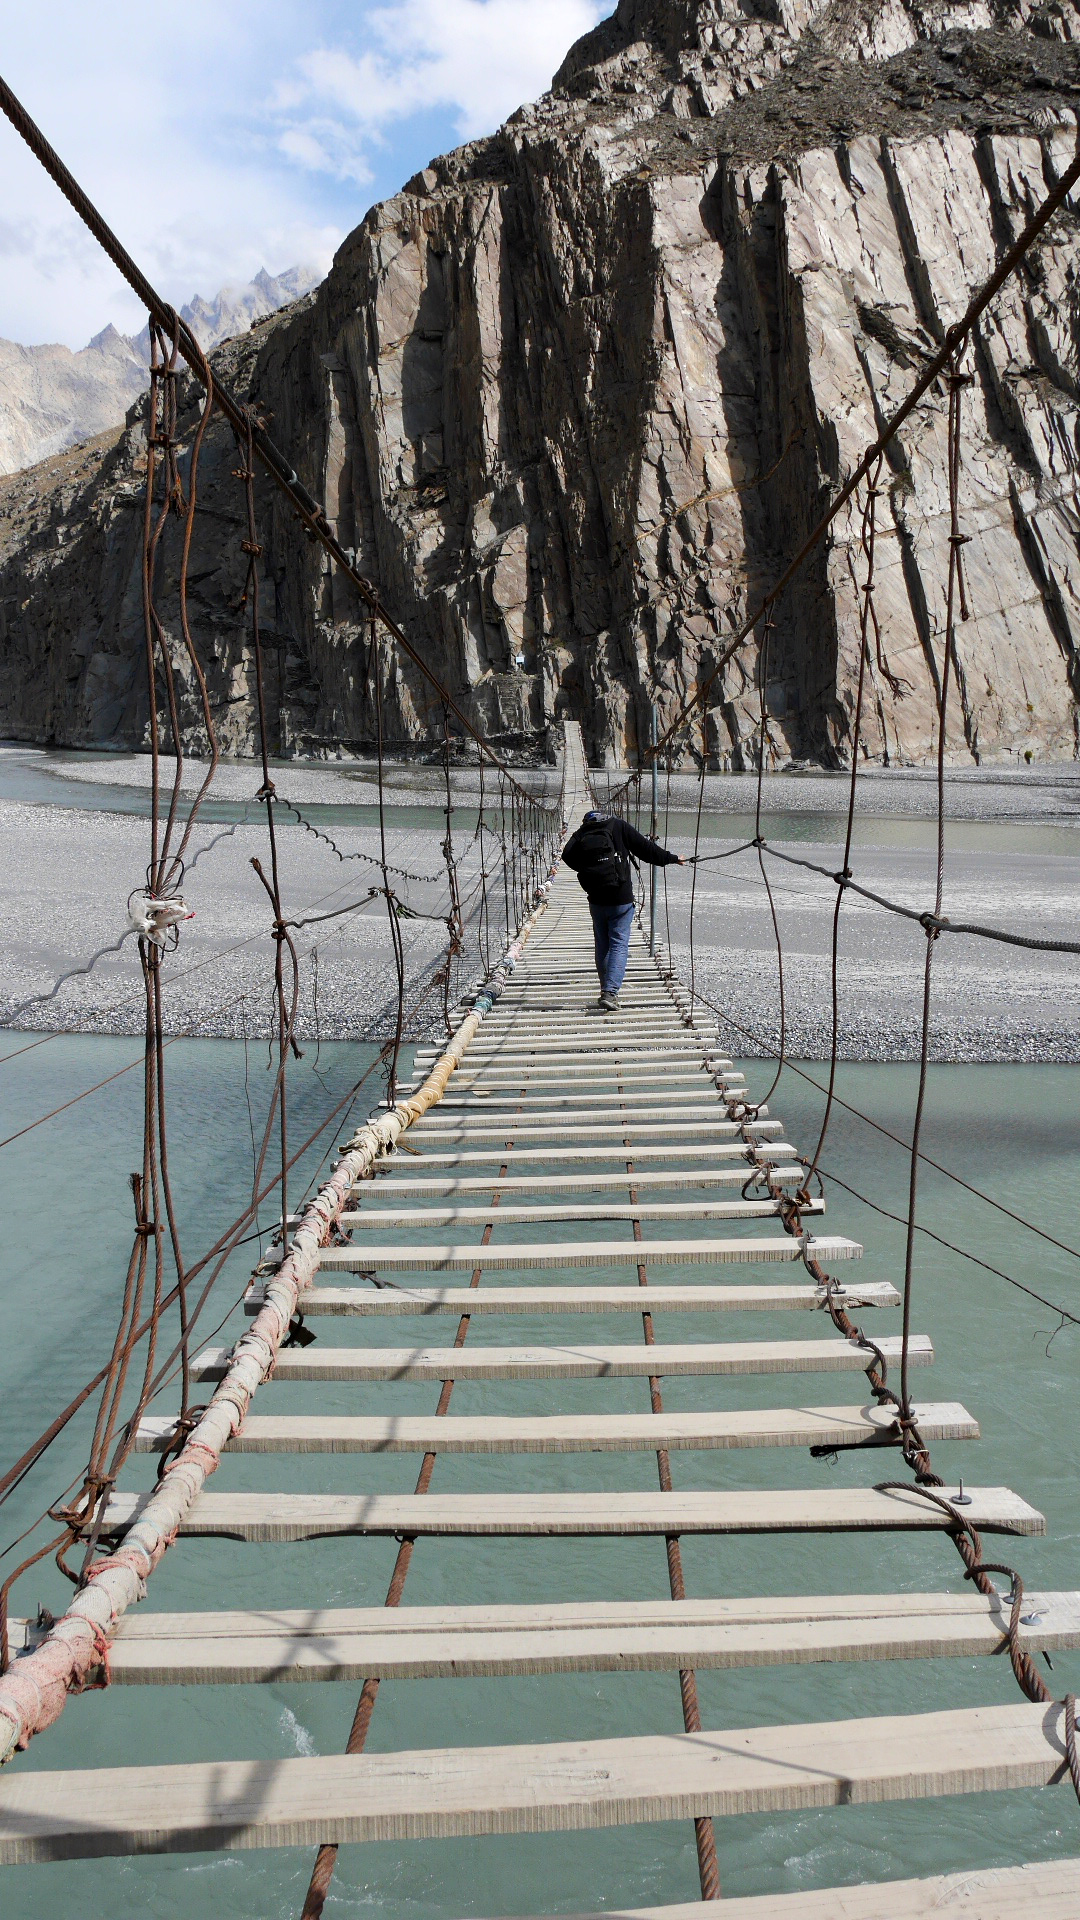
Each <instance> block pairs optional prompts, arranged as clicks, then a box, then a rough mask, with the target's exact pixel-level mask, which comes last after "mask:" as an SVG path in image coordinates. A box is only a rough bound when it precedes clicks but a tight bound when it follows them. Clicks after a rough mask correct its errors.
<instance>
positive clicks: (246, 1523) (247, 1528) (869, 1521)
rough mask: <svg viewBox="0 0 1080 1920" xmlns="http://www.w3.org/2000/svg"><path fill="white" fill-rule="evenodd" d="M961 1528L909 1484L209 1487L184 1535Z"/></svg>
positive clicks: (991, 1497) (975, 1518) (990, 1490)
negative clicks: (634, 1489)
mask: <svg viewBox="0 0 1080 1920" xmlns="http://www.w3.org/2000/svg"><path fill="white" fill-rule="evenodd" d="M945 1491H946V1492H947V1491H948V1490H947V1489H945ZM956 1491H957V1489H956V1488H955V1487H954V1488H953V1492H954V1493H955V1492H956ZM965 1493H966V1495H967V1496H968V1499H969V1502H970V1504H969V1505H967V1506H965V1508H964V1516H965V1518H966V1519H968V1520H970V1521H971V1523H972V1525H973V1526H976V1527H978V1528H979V1529H980V1531H983V1532H989V1533H1012V1534H1036V1533H1045V1531H1046V1522H1045V1521H1044V1519H1043V1516H1042V1514H1041V1513H1038V1512H1037V1511H1036V1509H1035V1508H1034V1507H1031V1506H1029V1505H1028V1503H1027V1501H1026V1500H1023V1499H1021V1498H1020V1496H1019V1494H1015V1493H1013V1492H1012V1491H1011V1489H1010V1488H1008V1487H966V1488H965ZM151 1498H152V1496H151V1495H150V1494H149V1493H126V1492H124V1491H122V1490H120V1489H117V1490H116V1491H115V1492H114V1493H111V1494H110V1495H109V1497H108V1500H107V1502H106V1506H105V1520H104V1527H103V1531H104V1532H105V1533H108V1534H113V1535H119V1534H123V1533H124V1532H126V1531H127V1529H128V1527H130V1526H132V1525H134V1523H135V1521H136V1520H137V1519H138V1517H139V1514H140V1513H141V1512H142V1509H143V1508H144V1507H145V1505H146V1503H147V1501H148V1500H149V1499H151ZM951 1524H952V1522H951V1519H950V1517H949V1516H948V1515H947V1514H945V1513H943V1512H942V1510H941V1508H940V1507H938V1506H936V1505H935V1504H933V1503H931V1502H930V1501H929V1500H924V1499H921V1498H920V1497H919V1495H918V1493H917V1492H914V1491H909V1490H908V1489H905V1490H904V1491H903V1492H892V1491H890V1492H887V1493H884V1492H880V1491H879V1490H878V1489H877V1488H876V1487H835V1488H834V1487H795V1488H793V1489H791V1490H790V1491H789V1490H788V1489H787V1488H777V1487H756V1488H754V1490H753V1492H750V1493H744V1492H738V1493H728V1492H721V1493H716V1492H713V1491H711V1490H710V1491H709V1492H707V1493H700V1492H690V1493H684V1492H682V1491H681V1490H680V1491H678V1492H675V1493H660V1492H655V1493H654V1492H648V1493H645V1492H642V1493H613V1492H610V1491H605V1492H603V1493H561V1492H560V1493H492V1492H484V1493H479V1494H472V1493H426V1494H412V1493H406V1494H396V1493H395V1494H392V1493H359V1494H356V1493H200V1494H199V1496H198V1498H197V1499H196V1500H195V1501H194V1502H193V1504H192V1505H191V1506H190V1507H189V1508H188V1511H187V1513H186V1515H185V1516H184V1520H183V1523H182V1526H181V1532H182V1533H184V1534H189V1535H196V1534H197V1535H200V1536H206V1535H223V1536H227V1537H228V1538H230V1539H233V1540H253V1541H266V1542H270V1541H288V1540H317V1539H319V1538H321V1537H323V1536H326V1535H331V1534H346V1533H347V1534H391V1535H396V1534H441V1535H444V1536H446V1535H449V1536H453V1537H464V1536H469V1537H473V1536H475V1537H489V1536H492V1535H509V1536H512V1537H514V1538H523V1537H526V1536H537V1535H540V1536H544V1537H552V1536H557V1535H561V1536H567V1535H573V1536H579V1537H580V1536H583V1537H587V1538H590V1539H593V1538H599V1537H601V1536H609V1535H616V1536H618V1537H620V1538H624V1537H627V1536H632V1535H636V1534H652V1533H659V1534H671V1533H679V1534H683V1533H850V1532H865V1531H874V1532H878V1531H882V1532H894V1531H897V1530H899V1531H902V1532H906V1531H912V1530H914V1531H916V1532H920V1533H921V1532H926V1531H931V1532H933V1531H935V1530H938V1529H940V1528H942V1527H945V1526H948V1525H951Z"/></svg>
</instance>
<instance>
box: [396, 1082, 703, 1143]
mask: <svg viewBox="0 0 1080 1920" xmlns="http://www.w3.org/2000/svg"><path fill="white" fill-rule="evenodd" d="M508 1097H509V1098H510V1099H511V1100H513V1098H514V1096H513V1095H510V1096H508ZM444 1107H445V1103H444V1102H440V1104H439V1106H438V1107H433V1108H432V1110H431V1112H430V1113H427V1114H425V1115H424V1118H423V1120H422V1121H421V1122H420V1126H421V1127H422V1128H423V1131H424V1132H425V1133H431V1132H436V1131H438V1130H439V1129H441V1128H445V1129H446V1131H447V1132H448V1133H450V1132H453V1130H454V1129H455V1128H457V1127H466V1126H470V1127H471V1126H473V1125H475V1124H476V1122H477V1121H481V1122H482V1123H483V1124H484V1125H485V1126H492V1127H493V1126H500V1127H506V1126H518V1125H520V1126H522V1127H524V1128H525V1129H526V1130H527V1129H530V1128H533V1127H542V1126H544V1125H545V1124H551V1123H552V1122H557V1123H558V1124H559V1125H560V1126H561V1125H564V1124H569V1125H570V1126H572V1127H577V1126H580V1125H581V1124H582V1123H583V1122H585V1121H592V1120H594V1119H595V1120H596V1121H598V1122H600V1123H601V1124H602V1125H603V1126H608V1127H610V1126H621V1124H622V1119H623V1115H624V1114H625V1116H626V1117H627V1119H629V1120H633V1121H635V1122H636V1123H639V1124H640V1123H641V1122H643V1121H648V1122H649V1123H650V1124H655V1127H656V1131H657V1132H658V1133H667V1132H668V1131H670V1128H671V1126H672V1124H673V1122H677V1121H678V1120H679V1119H680V1118H682V1119H683V1120H684V1122H685V1123H686V1124H689V1125H691V1126H696V1125H697V1124H698V1120H699V1118H700V1120H701V1122H703V1123H705V1124H707V1123H708V1121H709V1119H710V1118H711V1117H712V1116H713V1115H714V1114H718V1115H719V1116H720V1117H721V1118H724V1117H726V1116H725V1110H724V1107H723V1105H722V1104H721V1102H720V1100H719V1099H718V1097H717V1094H716V1091H715V1089H713V1088H710V1087H707V1086H706V1087H702V1088H701V1090H700V1092H694V1093H688V1094H680V1095H678V1097H673V1098H672V1100H671V1101H670V1102H668V1103H665V1102H664V1101H659V1100H651V1099H644V1098H642V1097H641V1096H637V1097H635V1096H633V1095H629V1094H628V1095H625V1096H624V1095H622V1094H612V1096H611V1098H610V1099H609V1100H605V1099H604V1096H603V1095H602V1094H598V1095H596V1097H595V1098H594V1099H592V1100H591V1102H590V1103H589V1104H588V1105H584V1104H582V1105H579V1104H578V1103H577V1102H575V1099H574V1096H573V1095H570V1096H569V1097H568V1100H567V1102H566V1105H565V1107H564V1106H563V1105H561V1104H560V1102H559V1101H558V1099H555V1098H547V1099H546V1100H545V1101H544V1102H543V1104H541V1105H539V1106H536V1107H529V1106H527V1105H526V1106H521V1107H519V1106H518V1105H517V1104H516V1102H515V1104H514V1105H512V1106H507V1105H505V1104H502V1105H500V1103H499V1101H498V1100H493V1101H492V1102H491V1104H490V1107H489V1106H488V1103H487V1102H485V1101H483V1100H480V1101H475V1100H469V1101H467V1102H465V1103H461V1104H455V1105H454V1106H453V1107H452V1108H446V1110H445V1111H444ZM481 1109H483V1111H481ZM699 1109H700V1115H699ZM687 1113H689V1116H690V1117H689V1120H688V1121H687Z"/></svg>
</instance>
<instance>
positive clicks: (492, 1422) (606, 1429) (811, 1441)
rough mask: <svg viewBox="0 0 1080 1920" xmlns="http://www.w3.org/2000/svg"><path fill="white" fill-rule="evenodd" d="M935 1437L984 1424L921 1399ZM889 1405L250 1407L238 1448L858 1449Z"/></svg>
mask: <svg viewBox="0 0 1080 1920" xmlns="http://www.w3.org/2000/svg"><path fill="white" fill-rule="evenodd" d="M916 1411H917V1413H918V1419H919V1430H920V1432H921V1433H922V1434H923V1436H924V1438H925V1439H927V1440H977V1439H978V1437H979V1427H978V1422H977V1421H976V1420H973V1419H972V1416H971V1414H970V1413H968V1411H967V1409H966V1408H965V1407H962V1406H959V1405H957V1404H956V1403H954V1402H950V1401H945V1402H943V1403H940V1404H939V1403H937V1402H935V1401H929V1402H920V1403H919V1404H918V1406H917V1408H916ZM892 1426H893V1415H892V1410H891V1409H890V1408H888V1407H879V1406H877V1405H871V1406H869V1407H749V1408H744V1409H739V1410H737V1411H735V1412H709V1413H683V1412H676V1413H672V1412H665V1413H576V1414H575V1413H548V1414H535V1415H528V1414H524V1415H521V1414H519V1415H516V1416H514V1415H510V1414H498V1413H494V1414H492V1413H488V1414H484V1413H479V1414H471V1415H458V1414H453V1413H444V1414H406V1413H391V1414H325V1413H304V1414H287V1413H285V1414H262V1413H251V1414H249V1415H248V1417H247V1419H246V1420H245V1421H244V1424H243V1426H242V1427H241V1429H240V1431H239V1433H236V1434H234V1435H233V1437H232V1439H231V1440H230V1442H229V1452H230V1453H655V1452H656V1451H657V1450H658V1449H660V1448H663V1449H665V1450H666V1451H668V1452H672V1453H673V1452H679V1451H685V1450H688V1449H689V1450H693V1451H700V1450H701V1449H712V1448H716V1447H820V1446H829V1447H847V1446H858V1445H860V1444H861V1443H864V1442H866V1441H868V1440H873V1439H874V1437H875V1436H876V1435H878V1434H881V1433H887V1432H889V1431H890V1430H891V1429H892ZM175 1432H176V1422H175V1420H174V1419H173V1417H172V1416H171V1415H168V1414H166V1415H161V1414H156V1415H155V1414H149V1415H147V1416H146V1417H145V1418H144V1419H143V1420H142V1421H141V1423H140V1426H139V1432H138V1439H137V1442H136V1444H137V1447H138V1450H139V1451H140V1452H141V1453H156V1452H160V1451H161V1449H162V1448H163V1447H165V1446H168V1444H169V1442H170V1441H171V1440H172V1437H173V1435H174V1434H175Z"/></svg>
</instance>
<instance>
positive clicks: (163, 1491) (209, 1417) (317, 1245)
mask: <svg viewBox="0 0 1080 1920" xmlns="http://www.w3.org/2000/svg"><path fill="white" fill-rule="evenodd" d="M554 871H555V869H552V875H553V874H554ZM549 885H550V880H549V881H546V882H545V883H544V885H543V886H542V887H541V889H540V896H541V897H540V899H539V901H538V903H537V905H536V907H535V908H534V910H533V911H532V913H530V914H529V916H528V918H527V919H526V920H525V921H524V922H523V923H522V926H521V929H520V931H519V933H518V935H517V937H516V938H515V939H514V940H513V941H512V942H511V944H510V946H509V947H508V948H507V950H506V953H505V955H504V956H503V959H502V960H501V961H500V962H499V965H498V966H497V967H496V969H495V971H494V974H493V975H492V977H491V979H490V981H489V982H488V983H487V985H486V987H485V990H484V991H485V994H494V995H495V996H496V997H497V995H498V993H499V991H501V988H502V986H503V985H505V983H506V981H507V980H508V979H509V977H510V975H511V974H512V973H513V971H514V968H515V967H516V965H517V962H518V960H519V959H520V957H521V953H522V949H523V947H524V945H525V942H526V941H527V939H528V938H529V935H530V934H531V932H532V929H533V927H534V926H535V924H536V921H537V919H538V918H539V916H540V914H541V913H542V912H543V910H544V905H545V902H546V896H547V891H548V887H549ZM490 1004H491V1000H490V999H489V1000H488V1001H487V1006H490ZM486 1010H487V1009H486V1006H485V1008H484V1009H483V1010H477V1011H474V1012H472V1013H470V1014H468V1015H467V1017H466V1018H465V1019H464V1020H463V1021H462V1023H461V1025H460V1027H459V1028H458V1030H457V1032H456V1034H455V1035H454V1038H453V1040H452V1041H451V1043H450V1045H449V1046H448V1047H447V1049H446V1052H445V1053H444V1054H443V1055H442V1056H441V1057H440V1059H439V1060H438V1061H437V1062H436V1064H435V1066H434V1067H433V1068H432V1070H431V1072H430V1074H429V1075H428V1077H427V1079H426V1080H425V1082H424V1084H423V1086H422V1087H420V1088H418V1090H417V1092H416V1093H414V1094H411V1095H410V1097H409V1098H408V1099H407V1100H405V1101H402V1102H401V1103H399V1105H398V1106H396V1107H394V1108H393V1109H392V1111H391V1112H389V1113H386V1114H381V1115H380V1116H379V1118H378V1119H377V1120H374V1121H370V1122H369V1123H368V1124H367V1125H366V1126H364V1127H361V1128H360V1129H359V1130H358V1132H357V1133H356V1134H355V1135H354V1136H353V1138H352V1139H351V1140H350V1142H349V1145H348V1147H347V1149H346V1151H345V1154H344V1156H343V1158H342V1159H341V1160H339V1162H338V1164H337V1166H336V1167H335V1168H334V1171H333V1173H332V1175H331V1177H330V1179H329V1180H328V1181H327V1184H326V1185H325V1186H324V1187H323V1188H321V1189H320V1191H319V1192H318V1193H317V1194H316V1196H315V1198H314V1200H312V1201H310V1202H309V1204H308V1206H307V1207H306V1208H305V1209H304V1212H303V1214H302V1216H301V1219H300V1224H299V1226H298V1227H297V1229H296V1233H295V1235H294V1237H293V1240H292V1243H291V1245H290V1247H289V1251H288V1253H287V1255H286V1257H285V1259H284V1260H283V1261H282V1263H281V1266H280V1267H279V1268H278V1269H277V1270H276V1272H275V1273H274V1274H273V1276H272V1277H271V1278H270V1279H268V1280H267V1281H266V1283H265V1291H264V1299H263V1305H262V1307H261V1308H260V1310H259V1313H258V1314H257V1316H256V1318H255V1319H254V1320H253V1322H252V1324H251V1326H250V1327H249V1328H248V1329H247V1331H246V1332H245V1333H244V1334H242V1335H241V1337H240V1339H239V1340H238V1341H237V1343H236V1345H235V1347H234V1348H233V1350H232V1355H231V1358H230V1360H229V1364H228V1367H227V1370H226V1373H225V1376H224V1378H223V1379H222V1380H221V1381H220V1383H219V1385H218V1387H217V1389H216V1391H215V1393H214V1397H213V1399H212V1400H211V1402H210V1405H209V1406H208V1407H207V1409H206V1412H205V1413H204V1414H203V1415H202V1417H201V1418H200V1420H199V1422H198V1424H197V1426H195V1427H194V1429H193V1430H192V1432H191V1434H190V1435H189V1436H188V1439H187V1441H186V1443H185V1445H184V1446H183V1448H182V1449H181V1451H180V1453H179V1454H178V1455H177V1457H176V1459H175V1460H174V1461H172V1463H171V1464H170V1466H169V1470H168V1472H167V1473H166V1474H164V1475H163V1477H162V1480H161V1483H160V1485H159V1486H158V1487H156V1488H155V1489H154V1491H153V1493H151V1494H150V1496H149V1498H148V1499H147V1501H146V1504H145V1506H143V1507H142V1508H141V1509H140V1512H139V1515H138V1518H137V1520H136V1521H135V1523H134V1525H133V1526H132V1527H131V1528H130V1529H129V1531H128V1532H127V1534H126V1535H125V1537H124V1541H123V1545H122V1546H121V1547H119V1548H118V1550H117V1551H116V1553H114V1554H110V1556H109V1557H108V1559H106V1560H100V1561H98V1562H97V1564H96V1565H95V1566H94V1567H93V1568H92V1570H91V1572H90V1575H89V1578H88V1580H87V1582H86V1585H85V1586H84V1587H82V1588H80V1590H79V1591H78V1592H77V1593H76V1595H75V1597H74V1599H73V1600H72V1603H71V1605H70V1607H69V1608H68V1610H67V1612H66V1613H65V1614H64V1615H63V1617H62V1618H61V1619H60V1620H58V1621H57V1622H56V1624H55V1626H53V1627H51V1628H50V1630H49V1632H48V1634H47V1635H46V1637H45V1638H44V1639H43V1640H42V1641H41V1642H40V1643H39V1644H38V1645H37V1646H36V1647H35V1648H34V1649H33V1650H32V1651H30V1652H28V1653H25V1654H22V1655H20V1656H19V1657H18V1658H17V1659H15V1660H14V1661H13V1662H12V1665H11V1666H10V1668H9V1669H8V1672H7V1673H6V1674H4V1675H3V1677H2V1678H0V1766H2V1765H4V1763H5V1762H6V1761H8V1760H10V1759H11V1757H12V1755H13V1754H14V1753H15V1752H16V1751H17V1750H19V1749H20V1748H24V1747H27V1746H29V1744H30V1741H31V1740H32V1739H33V1737H34V1735H35V1734H36V1733H41V1732H42V1731H43V1730H44V1729H45V1728H46V1727H48V1726H51V1725H52V1723H53V1721H54V1720H58V1719H59V1718H60V1715H61V1714H62V1712H63V1710H64V1704H65V1702H66V1700H67V1697H68V1694H69V1693H78V1692H80V1691H81V1690H82V1689H83V1688H84V1687H85V1686H86V1684H87V1675H88V1673H90V1672H91V1671H92V1670H93V1669H94V1668H95V1667H103V1668H104V1669H105V1678H106V1681H107V1679H108V1649H109V1643H110V1641H111V1640H112V1637H113V1635H114V1633H115V1631H116V1626H117V1622H118V1621H119V1620H120V1618H121V1616H122V1615H123V1614H124V1613H126V1612H127V1609H128V1608H129V1607H131V1606H135V1605H137V1603H138V1602H139V1601H140V1600H141V1599H142V1598H143V1596H144V1594H145V1592H146V1583H147V1581H148V1580H149V1578H150V1575H151V1574H152V1573H153V1571H154V1568H155V1567H156V1566H157V1564H158V1561H159V1560H160V1559H161V1557H162V1555H163V1554H164V1553H165V1552H166V1551H167V1549H168V1548H169V1547H170V1546H171V1545H172V1543H173V1541H174V1540H175V1539H176V1536H177V1534H178V1532H179V1531H180V1528H181V1526H182V1524H183V1521H184V1518H185V1516H186V1514H187V1513H188V1512H189V1510H190V1508H191V1506H192V1504H193V1503H194V1501H195V1500H197V1499H198V1496H199V1494H200V1493H201V1491H202V1489H203V1487H204V1485H205V1484H206V1482H207V1480H208V1479H209V1478H210V1475H211V1474H212V1473H214V1472H216V1470H217V1467H218V1465H219V1464H220V1461H221V1455H222V1453H223V1451H224V1449H225V1447H226V1446H227V1445H228V1443H229V1441H230V1440H231V1439H232V1437H233V1435H234V1434H236V1433H238V1432H239V1431H240V1428H241V1426H242V1425H243V1423H244V1420H245V1419H246V1417H247V1412H248V1408H249V1406H250V1405H251V1401H252V1399H253V1398H254V1396H255V1393H256V1392H257V1390H258V1388H259V1386H260V1384H261V1383H262V1381H263V1380H265V1379H266V1378H267V1377H268V1376H269V1375H270V1374H271V1372H272V1370H273V1367H274V1365H275V1362H276V1360H277V1355H278V1349H279V1347H280V1346H281V1343H282V1341H283V1340H284V1338H285V1336H286V1334H287V1332H288V1330H289V1324H290V1322H291V1320H292V1318H293V1315H294V1314H295V1312H296V1308H297V1302H298V1300H299V1298H300V1295H301V1294H302V1293H303V1292H304V1291H305V1290H306V1289H307V1288H308V1287H310V1285H311V1283H312V1280H313V1278H314V1276H315V1274H316V1273H317V1272H318V1267H319V1255H320V1252H321V1250H322V1248H323V1247H324V1245H325V1244H326V1241H327V1239H328V1237H329V1234H330V1229H331V1227H332V1226H333V1224H334V1222H335V1220H336V1219H337V1217H338V1215H339V1214H340V1213H341V1212H342V1210H343V1209H344V1207H345V1204H346V1201H347V1200H348V1197H349V1194H350V1192H351V1190H352V1188H353V1185H354V1184H355V1182H356V1181H357V1180H359V1179H361V1178H362V1177H363V1175H364V1174H365V1173H366V1172H367V1170H368V1169H369V1167H370V1166H371V1165H372V1163H373V1162H374V1161H375V1160H377V1159H379V1158H381V1156H382V1155H383V1154H385V1153H387V1152H388V1151H390V1149H391V1148H393V1147H394V1146H395V1145H396V1144H397V1142H398V1140H399V1139H400V1138H401V1135H402V1134H403V1133H405V1132H406V1131H407V1130H408V1128H409V1127H411V1126H414V1125H415V1124H416V1122H417V1121H418V1120H421V1119H422V1118H423V1116H424V1114H425V1113H427V1112H428V1111H429V1109H430V1108H431V1107H433V1106H435V1105H436V1104H437V1103H438V1101H439V1100H441V1099H442V1096H443V1094H444V1092H445V1091H446V1086H447V1082H448V1081H449V1079H450V1077H451V1075H452V1074H453V1073H454V1072H455V1071H456V1070H457V1067H458V1065H459V1063H460V1061H461V1058H462V1055H463V1054H464V1052H465V1049H466V1048H467V1047H468V1045H469V1042H470V1041H471V1040H472V1038H473V1036H474V1034H475V1033H476V1031H477V1029H478V1028H479V1027H480V1025H481V1023H482V1021H483V1019H484V1017H485V1012H486Z"/></svg>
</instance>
